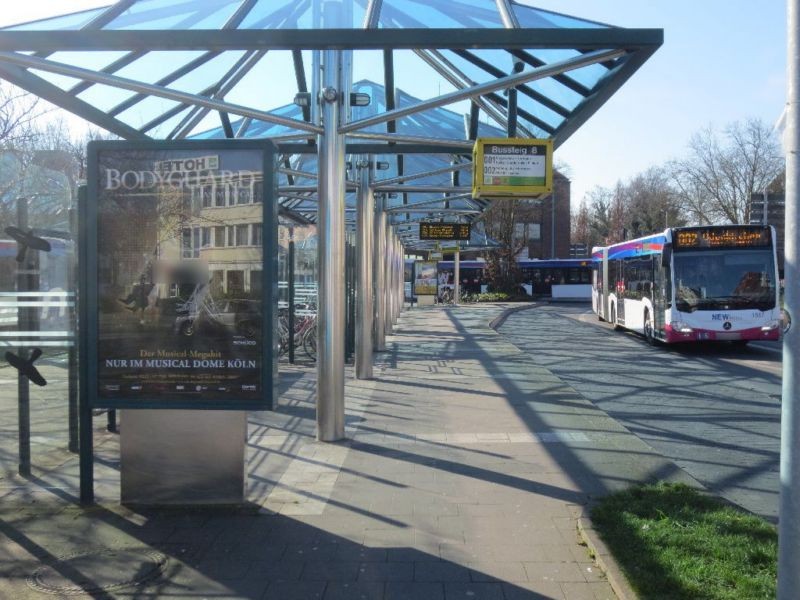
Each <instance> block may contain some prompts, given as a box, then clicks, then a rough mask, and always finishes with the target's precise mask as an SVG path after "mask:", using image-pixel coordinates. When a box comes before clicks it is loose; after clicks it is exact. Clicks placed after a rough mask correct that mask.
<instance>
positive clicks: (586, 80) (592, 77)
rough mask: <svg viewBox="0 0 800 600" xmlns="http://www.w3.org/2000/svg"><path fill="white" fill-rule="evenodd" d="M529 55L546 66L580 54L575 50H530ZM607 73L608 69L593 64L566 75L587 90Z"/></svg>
mask: <svg viewBox="0 0 800 600" xmlns="http://www.w3.org/2000/svg"><path fill="white" fill-rule="evenodd" d="M530 54H532V55H534V56H536V58H538V59H539V60H541V61H544V62H545V63H547V64H550V63H554V62H557V61H559V60H566V59H569V58H574V57H576V56H580V55H581V53H580V52H578V51H577V50H563V49H539V48H537V49H536V50H532V51H531V52H530ZM606 73H608V69H607V68H605V67H604V66H603V65H601V64H594V65H589V66H587V67H581V68H580V69H576V70H572V71H569V72H568V73H566V75H567V76H568V77H571V78H572V79H574V80H575V81H577V82H578V83H580V84H581V85H584V86H586V87H587V88H589V89H592V88H593V87H594V86H595V84H596V83H597V82H598V81H599V80H600V78H601V77H603V76H605V75H606Z"/></svg>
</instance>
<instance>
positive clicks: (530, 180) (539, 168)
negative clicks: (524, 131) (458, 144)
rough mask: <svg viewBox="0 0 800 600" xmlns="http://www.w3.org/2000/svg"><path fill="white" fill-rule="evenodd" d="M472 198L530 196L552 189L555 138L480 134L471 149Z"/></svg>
mask: <svg viewBox="0 0 800 600" xmlns="http://www.w3.org/2000/svg"><path fill="white" fill-rule="evenodd" d="M472 155H473V156H472V196H473V198H515V197H523V198H530V197H534V196H538V195H540V194H546V193H548V192H551V191H552V190H553V141H552V140H537V139H532V138H478V139H477V140H475V146H474V148H473V153H472Z"/></svg>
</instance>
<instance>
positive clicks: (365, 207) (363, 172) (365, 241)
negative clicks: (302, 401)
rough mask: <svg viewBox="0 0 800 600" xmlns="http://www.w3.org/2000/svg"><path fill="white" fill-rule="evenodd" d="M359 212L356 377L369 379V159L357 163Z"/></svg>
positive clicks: (371, 207) (372, 210)
mask: <svg viewBox="0 0 800 600" xmlns="http://www.w3.org/2000/svg"><path fill="white" fill-rule="evenodd" d="M358 168H359V172H358V175H359V183H360V185H359V188H358V206H357V208H358V212H357V213H356V219H357V222H358V223H357V226H356V230H357V235H358V239H357V240H356V250H357V252H358V279H357V283H356V379H372V324H373V317H374V313H373V311H374V308H373V301H372V300H373V290H372V268H373V267H372V251H373V244H372V242H373V239H372V238H373V231H374V229H375V225H374V220H375V219H374V215H375V203H374V201H373V197H372V196H373V192H372V190H371V189H370V187H369V175H370V170H371V167H370V160H369V157H365V160H362V161H361V162H360V163H359V164H358Z"/></svg>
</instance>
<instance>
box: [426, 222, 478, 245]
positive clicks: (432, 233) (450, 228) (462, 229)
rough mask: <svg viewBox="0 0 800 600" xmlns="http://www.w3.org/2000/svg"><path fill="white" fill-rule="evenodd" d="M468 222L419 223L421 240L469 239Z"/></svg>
mask: <svg viewBox="0 0 800 600" xmlns="http://www.w3.org/2000/svg"><path fill="white" fill-rule="evenodd" d="M469 232H470V227H469V223H420V224H419V239H421V240H463V241H469Z"/></svg>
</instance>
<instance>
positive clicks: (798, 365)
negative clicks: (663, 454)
mask: <svg viewBox="0 0 800 600" xmlns="http://www.w3.org/2000/svg"><path fill="white" fill-rule="evenodd" d="M786 17H787V19H786V20H787V42H788V43H787V46H788V49H787V50H788V51H787V73H786V75H787V77H786V80H787V94H786V96H787V97H786V132H785V139H784V143H785V145H786V215H785V218H786V228H785V231H786V250H785V254H784V257H785V258H784V278H785V290H786V292H785V294H786V295H785V297H784V309H785V310H786V312H787V313H788V314H789V317H790V318H791V319H792V321H798V314H797V313H796V312H795V308H796V307H797V306H798V301H800V298H798V285H800V280H798V278H800V268H798V264H797V261H798V258H800V257H799V256H798V249H800V231H798V228H797V227H796V226H795V224H796V223H797V219H798V218H799V217H800V214H798V196H800V0H787V3H786ZM798 369H800V322H797V323H795V324H794V325H793V326H792V327H791V328H790V329H789V331H788V332H786V333H785V335H784V336H783V400H782V402H781V470H780V480H781V495H780V506H779V512H778V514H779V515H780V521H779V525H778V600H790V598H796V597H797V590H800V405H798V398H797V374H798Z"/></svg>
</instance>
